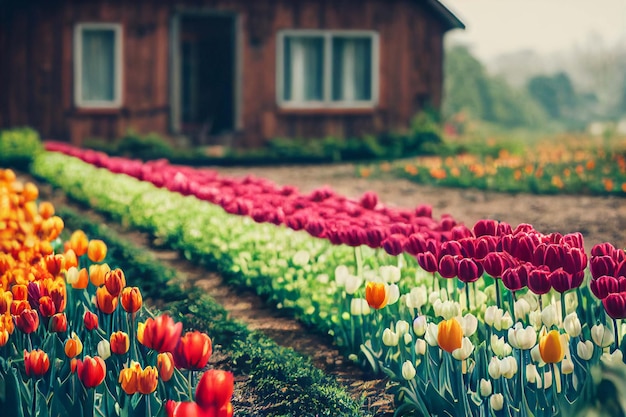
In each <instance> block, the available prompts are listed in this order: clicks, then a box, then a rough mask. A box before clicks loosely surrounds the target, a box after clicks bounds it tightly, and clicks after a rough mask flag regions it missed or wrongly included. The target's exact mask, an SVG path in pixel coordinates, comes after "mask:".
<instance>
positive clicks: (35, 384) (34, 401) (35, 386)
mask: <svg viewBox="0 0 626 417" xmlns="http://www.w3.org/2000/svg"><path fill="white" fill-rule="evenodd" d="M31 415H32V417H35V416H36V415H37V379H34V378H33V412H32V414H31Z"/></svg>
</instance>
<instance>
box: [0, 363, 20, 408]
mask: <svg viewBox="0 0 626 417" xmlns="http://www.w3.org/2000/svg"><path fill="white" fill-rule="evenodd" d="M0 360H1V362H0V375H1V376H2V384H3V388H0V390H1V391H3V392H2V394H3V397H4V398H0V409H1V410H3V413H2V414H3V415H5V412H6V415H8V416H14V417H24V409H23V408H22V401H21V395H20V391H21V389H20V388H22V386H23V384H22V383H21V382H20V381H19V377H18V375H17V370H16V369H15V368H11V367H9V365H8V363H7V362H6V361H5V360H4V358H0Z"/></svg>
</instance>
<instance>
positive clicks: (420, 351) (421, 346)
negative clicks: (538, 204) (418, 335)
mask: <svg viewBox="0 0 626 417" xmlns="http://www.w3.org/2000/svg"><path fill="white" fill-rule="evenodd" d="M425 353H426V341H425V340H424V339H416V340H415V354H416V355H424V354H425Z"/></svg>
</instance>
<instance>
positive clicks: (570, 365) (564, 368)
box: [561, 358, 574, 375]
mask: <svg viewBox="0 0 626 417" xmlns="http://www.w3.org/2000/svg"><path fill="white" fill-rule="evenodd" d="M561 372H562V373H563V375H568V374H571V373H572V372H574V362H573V361H572V360H571V359H570V358H565V359H563V362H561Z"/></svg>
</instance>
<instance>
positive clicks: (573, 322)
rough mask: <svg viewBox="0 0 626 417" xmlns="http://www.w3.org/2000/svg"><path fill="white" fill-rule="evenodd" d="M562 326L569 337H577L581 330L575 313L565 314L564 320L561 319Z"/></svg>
mask: <svg viewBox="0 0 626 417" xmlns="http://www.w3.org/2000/svg"><path fill="white" fill-rule="evenodd" d="M563 328H564V329H565V331H566V332H567V334H568V335H569V337H571V338H574V337H578V335H580V333H581V331H582V327H581V325H580V320H579V319H578V315H577V314H576V313H570V314H568V315H567V316H565V320H563Z"/></svg>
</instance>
